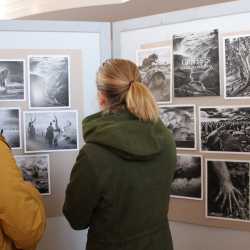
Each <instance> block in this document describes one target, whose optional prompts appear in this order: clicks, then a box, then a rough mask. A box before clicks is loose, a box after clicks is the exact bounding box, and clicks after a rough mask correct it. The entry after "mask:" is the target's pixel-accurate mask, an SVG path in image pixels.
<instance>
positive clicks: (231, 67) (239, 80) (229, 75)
mask: <svg viewBox="0 0 250 250" xmlns="http://www.w3.org/2000/svg"><path fill="white" fill-rule="evenodd" d="M224 63H225V65H224V82H225V83H224V96H225V98H226V99H231V98H232V99H237V98H238V99H239V98H241V99H242V98H250V35H244V36H231V37H225V38H224Z"/></svg>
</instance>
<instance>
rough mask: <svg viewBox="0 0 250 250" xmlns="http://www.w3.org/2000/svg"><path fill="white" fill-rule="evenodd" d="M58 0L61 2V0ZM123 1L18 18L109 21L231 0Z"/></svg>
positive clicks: (230, 0)
mask: <svg viewBox="0 0 250 250" xmlns="http://www.w3.org/2000/svg"><path fill="white" fill-rule="evenodd" d="M51 1H52V0H51ZM53 1H54V0H53ZM59 1H60V4H61V1H62V0H59ZM71 1H72V0H71ZM92 1H93V0H92ZM99 2H100V0H99ZM117 2H119V1H117ZM120 2H122V1H120ZM123 2H124V3H120V4H110V5H101V6H94V7H78V8H70V9H65V10H60V11H53V12H47V13H42V14H37V15H29V16H27V15H26V16H24V17H22V18H19V19H26V20H64V21H109V22H110V21H119V20H124V19H129V18H137V17H142V16H149V15H154V14H159V13H164V12H170V11H175V10H183V9H188V8H194V7H200V6H205V5H212V4H217V3H224V2H232V0H130V1H127V2H126V1H123Z"/></svg>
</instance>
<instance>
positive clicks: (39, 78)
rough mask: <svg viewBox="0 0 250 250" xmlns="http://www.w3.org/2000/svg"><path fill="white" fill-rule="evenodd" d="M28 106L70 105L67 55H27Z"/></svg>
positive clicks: (64, 106)
mask: <svg viewBox="0 0 250 250" xmlns="http://www.w3.org/2000/svg"><path fill="white" fill-rule="evenodd" d="M28 65H29V72H28V75H29V98H30V99H29V104H30V108H52V107H54V108H66V107H70V70H69V66H70V65H69V56H62V55H49V56H44V55H39V56H29V63H28Z"/></svg>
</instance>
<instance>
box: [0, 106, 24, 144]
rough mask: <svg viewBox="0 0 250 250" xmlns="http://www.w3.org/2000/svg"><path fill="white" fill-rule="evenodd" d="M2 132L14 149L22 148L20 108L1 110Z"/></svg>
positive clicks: (0, 126)
mask: <svg viewBox="0 0 250 250" xmlns="http://www.w3.org/2000/svg"><path fill="white" fill-rule="evenodd" d="M0 131H1V133H2V135H3V136H4V137H5V139H6V141H7V143H8V144H9V145H10V146H11V148H12V149H21V148H22V143H21V116H20V109H19V108H0Z"/></svg>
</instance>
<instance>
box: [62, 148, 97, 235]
mask: <svg viewBox="0 0 250 250" xmlns="http://www.w3.org/2000/svg"><path fill="white" fill-rule="evenodd" d="M100 193H101V192H100V186H99V184H98V178H97V175H96V173H95V171H94V168H93V166H92V165H91V163H90V161H89V159H88V156H87V154H86V153H85V152H84V149H82V150H81V151H80V153H79V155H78V157H77V159H76V163H75V165H74V167H73V169H72V172H71V175H70V182H69V184H68V187H67V189H66V197H65V202H64V206H63V213H64V215H65V217H66V219H67V220H68V221H69V223H70V225H71V227H72V228H73V229H75V230H83V229H86V228H88V227H89V224H90V219H91V216H92V214H93V211H94V209H95V207H96V206H97V204H98V200H99V198H100Z"/></svg>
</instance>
